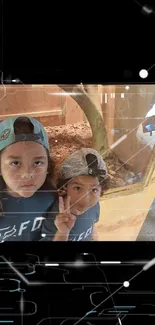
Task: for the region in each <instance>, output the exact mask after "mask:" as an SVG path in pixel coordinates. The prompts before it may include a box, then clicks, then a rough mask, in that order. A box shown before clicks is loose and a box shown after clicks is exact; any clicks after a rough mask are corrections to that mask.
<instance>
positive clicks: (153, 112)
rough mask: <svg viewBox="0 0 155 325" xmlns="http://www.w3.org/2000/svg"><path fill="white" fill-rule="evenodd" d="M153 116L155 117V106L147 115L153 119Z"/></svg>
mask: <svg viewBox="0 0 155 325" xmlns="http://www.w3.org/2000/svg"><path fill="white" fill-rule="evenodd" d="M153 115H155V104H154V105H153V106H152V108H151V109H150V111H148V113H147V114H146V117H151V116H153Z"/></svg>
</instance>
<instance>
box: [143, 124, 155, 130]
mask: <svg viewBox="0 0 155 325" xmlns="http://www.w3.org/2000/svg"><path fill="white" fill-rule="evenodd" d="M145 129H147V130H148V131H153V130H155V125H153V124H148V125H145Z"/></svg>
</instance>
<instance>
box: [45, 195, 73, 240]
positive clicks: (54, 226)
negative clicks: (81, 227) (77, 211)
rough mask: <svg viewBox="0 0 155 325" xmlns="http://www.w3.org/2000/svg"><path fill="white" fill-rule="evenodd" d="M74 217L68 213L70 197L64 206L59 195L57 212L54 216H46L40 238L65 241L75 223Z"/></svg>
mask: <svg viewBox="0 0 155 325" xmlns="http://www.w3.org/2000/svg"><path fill="white" fill-rule="evenodd" d="M75 220H76V217H75V216H73V215H72V214H71V213H70V198H69V197H68V198H67V200H66V206H64V202H63V198H62V197H59V212H58V214H57V215H56V216H55V217H50V216H49V217H48V218H47V219H45V221H44V225H43V228H42V236H45V237H44V238H43V239H42V240H51V241H67V240H68V237H69V233H70V231H71V229H72V228H73V226H74V224H75Z"/></svg>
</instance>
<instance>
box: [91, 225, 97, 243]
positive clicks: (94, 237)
mask: <svg viewBox="0 0 155 325" xmlns="http://www.w3.org/2000/svg"><path fill="white" fill-rule="evenodd" d="M96 228H97V227H96V225H95V224H94V226H93V231H92V240H95V241H98V232H97V229H96Z"/></svg>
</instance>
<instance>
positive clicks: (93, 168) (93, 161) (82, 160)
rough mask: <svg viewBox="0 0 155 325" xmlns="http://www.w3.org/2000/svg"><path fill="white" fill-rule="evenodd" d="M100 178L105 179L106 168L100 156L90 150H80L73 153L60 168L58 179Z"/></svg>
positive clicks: (93, 150)
mask: <svg viewBox="0 0 155 325" xmlns="http://www.w3.org/2000/svg"><path fill="white" fill-rule="evenodd" d="M88 175H90V176H100V177H103V178H106V175H107V167H106V163H105V161H104V160H103V158H102V156H101V155H100V154H99V153H98V152H97V151H96V150H95V149H92V148H82V149H80V150H76V151H75V152H73V153H72V154H71V155H70V156H69V157H68V158H67V159H66V160H65V161H64V162H63V164H62V166H61V168H60V174H59V176H60V178H61V179H64V180H65V179H70V178H73V177H76V176H88Z"/></svg>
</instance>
